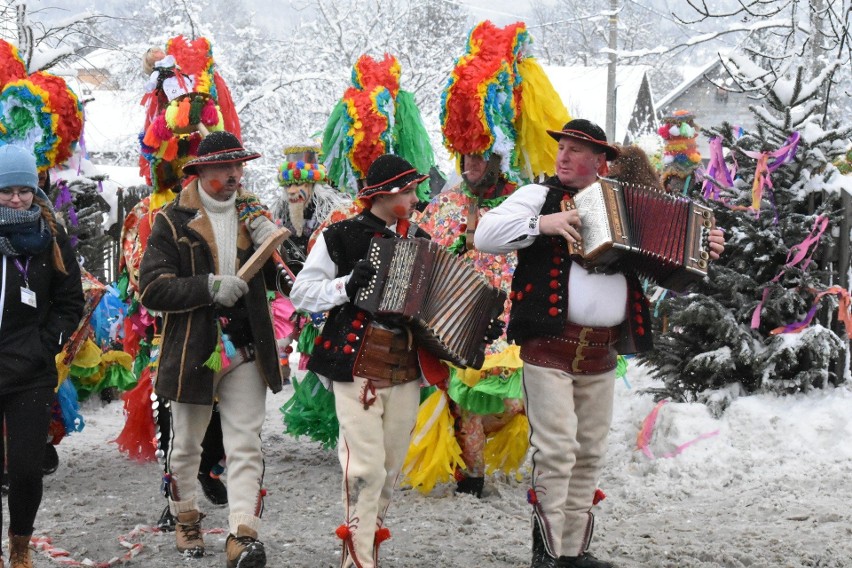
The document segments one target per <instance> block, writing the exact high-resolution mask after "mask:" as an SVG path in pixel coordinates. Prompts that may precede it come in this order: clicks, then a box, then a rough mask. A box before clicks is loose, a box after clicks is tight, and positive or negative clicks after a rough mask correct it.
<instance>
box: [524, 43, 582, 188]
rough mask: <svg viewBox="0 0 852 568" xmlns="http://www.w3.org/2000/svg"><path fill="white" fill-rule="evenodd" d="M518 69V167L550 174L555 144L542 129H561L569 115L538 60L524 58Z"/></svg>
mask: <svg viewBox="0 0 852 568" xmlns="http://www.w3.org/2000/svg"><path fill="white" fill-rule="evenodd" d="M518 71H519V72H520V74H521V77H522V83H521V88H522V91H521V116H520V118H519V119H518V123H517V128H518V146H517V147H518V148H523V151H524V155H523V156H522V157H521V160H522V164H521V165H522V171H523V170H526V169H527V168H530V169H531V170H532V173H533V175H538V174H541V173H545V174H547V175H553V174H554V173H555V169H554V168H555V164H556V150H557V147H558V144H557V142H556V141H555V140H554V139H553V138H551V137H550V135H549V134H548V133H547V132H546V130H562V127H563V126H564V125H565V123H566V122H568V121H569V120H571V116H570V115H569V114H568V111H567V110H566V109H565V105H564V104H563V102H562V99H561V98H560V97H559V94H558V93H557V92H556V89H554V88H553V84H552V83H551V82H550V79H549V78H548V77H547V74H546V73H545V72H544V69H542V67H541V65H539V63H538V61H536V60H535V59H532V58H525V59H523V60H521V62H520V63H518Z"/></svg>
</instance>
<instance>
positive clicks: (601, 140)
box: [547, 118, 619, 160]
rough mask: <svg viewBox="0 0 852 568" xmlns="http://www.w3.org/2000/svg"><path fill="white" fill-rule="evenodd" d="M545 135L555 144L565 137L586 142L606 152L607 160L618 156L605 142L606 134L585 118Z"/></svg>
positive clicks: (615, 149)
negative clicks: (548, 135)
mask: <svg viewBox="0 0 852 568" xmlns="http://www.w3.org/2000/svg"><path fill="white" fill-rule="evenodd" d="M547 133H548V134H550V136H551V137H552V138H553V139H554V140H556V141H557V142H559V140H560V139H562V138H565V137H567V138H574V139H576V140H582V141H583V142H588V143H589V144H592V145H593V146H597V147H599V148H600V149H601V150H603V151H604V152H606V159H607V160H614V159H616V158H617V157H618V154H619V152H618V148H616V147H615V146H612V145H610V144H609V142H607V139H606V133H605V132H604V131H603V129H602V128H601V127H600V126H598V125H597V124H595V123H594V122H592V121H591V120H586V119H585V118H575V119H574V120H571V121H568V122H567V123H565V126H563V127H562V130H548V131H547Z"/></svg>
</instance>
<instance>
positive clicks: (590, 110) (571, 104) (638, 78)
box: [542, 65, 651, 141]
mask: <svg viewBox="0 0 852 568" xmlns="http://www.w3.org/2000/svg"><path fill="white" fill-rule="evenodd" d="M542 67H544V70H545V72H546V73H547V76H548V77H549V78H550V82H551V83H553V87H554V88H555V89H556V92H557V93H559V96H560V97H561V98H562V103H563V104H564V105H565V108H567V109H568V113H569V114H570V115H571V116H572V117H573V118H585V119H588V120H591V121H592V122H595V123H597V124H598V125H600V126H601V127H605V126H606V94H607V93H606V90H607V73H608V69H607V68H606V67H581V66H573V65H571V66H558V65H543V66H542ZM650 69H651V66H650V65H623V66H619V67H618V68H617V71H616V93H617V96H616V111H615V140H616V141H622V140H624V139H625V137H626V135H627V127H628V126H629V125H630V119H631V117H632V116H633V112H634V109H635V108H636V101H637V98H638V97H639V91H640V89H641V87H642V81H643V80H644V79H645V75H646V74H647V73H648V71H649V70H650Z"/></svg>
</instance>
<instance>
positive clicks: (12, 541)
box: [9, 533, 33, 568]
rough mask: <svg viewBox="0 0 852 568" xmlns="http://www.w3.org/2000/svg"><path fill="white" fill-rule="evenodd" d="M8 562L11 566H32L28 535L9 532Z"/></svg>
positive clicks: (19, 567)
mask: <svg viewBox="0 0 852 568" xmlns="http://www.w3.org/2000/svg"><path fill="white" fill-rule="evenodd" d="M9 564H10V566H11V568H33V559H32V556H31V555H30V535H25V536H18V535H14V534H12V533H9Z"/></svg>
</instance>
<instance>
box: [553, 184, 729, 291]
mask: <svg viewBox="0 0 852 568" xmlns="http://www.w3.org/2000/svg"><path fill="white" fill-rule="evenodd" d="M571 207H576V208H577V211H579V213H580V220H581V221H582V227H581V229H580V234H581V235H582V237H583V239H582V241H581V242H580V243H578V244H572V243H569V244H568V250H569V252H570V253H571V254H572V255H573V256H575V257H578V260H579V262H580V264H582V265H583V266H585V267H587V268H594V269H598V270H607V268H609V267H611V266H612V265H615V264H618V265H619V268H627V269H631V270H633V271H635V272H636V274H638V275H639V276H644V277H646V278H648V279H650V280H652V281H654V282H656V283H657V284H659V285H660V286H662V287H664V288H668V289H670V290H674V291H676V292H679V291H682V290H683V289H684V288H686V287H687V286H688V285H689V284H691V283H692V282H694V281H696V280H700V279H701V278H703V277H704V276H706V275H707V267H708V264H709V259H710V253H709V250H710V248H709V240H708V237H709V234H710V230H711V229H712V228H713V227H714V226H715V219H714V217H713V212H712V211H711V210H710V209H709V208H708V207H705V206H704V205H701V204H700V203H696V202H695V201H692V200H691V199H689V198H687V197H684V196H678V195H672V194H668V193H664V192H662V191H659V190H656V189H654V188H649V187H644V186H636V185H629V184H621V183H619V182H617V181H615V180H610V179H605V178H601V179H599V180H598V181H597V182H595V183H594V184H592V185H590V186H589V187H587V188H585V189H583V190H581V191H579V192H578V193H577V195H575V196H574V198H573V200H572V201H567V202H563V206H562V208H563V211H564V210H567V209H570V208H571Z"/></svg>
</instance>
